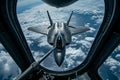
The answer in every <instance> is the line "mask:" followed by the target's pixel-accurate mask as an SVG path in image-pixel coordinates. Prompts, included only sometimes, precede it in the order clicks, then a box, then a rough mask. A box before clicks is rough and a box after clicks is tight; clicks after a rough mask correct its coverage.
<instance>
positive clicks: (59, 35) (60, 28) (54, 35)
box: [47, 23, 71, 66]
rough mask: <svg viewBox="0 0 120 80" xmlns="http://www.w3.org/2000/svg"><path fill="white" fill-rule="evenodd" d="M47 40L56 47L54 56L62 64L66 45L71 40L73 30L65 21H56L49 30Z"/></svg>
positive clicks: (58, 63)
mask: <svg viewBox="0 0 120 80" xmlns="http://www.w3.org/2000/svg"><path fill="white" fill-rule="evenodd" d="M47 41H48V43H49V44H51V45H53V46H54V47H55V50H54V57H55V61H56V63H57V65H58V66H60V65H61V64H62V63H63V61H64V57H65V51H66V48H65V47H66V45H68V44H70V42H71V32H70V30H69V28H68V27H67V26H66V24H65V23H61V24H60V23H54V24H53V26H51V27H50V29H49V31H48V37H47Z"/></svg>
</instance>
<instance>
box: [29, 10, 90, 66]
mask: <svg viewBox="0 0 120 80" xmlns="http://www.w3.org/2000/svg"><path fill="white" fill-rule="evenodd" d="M47 14H48V18H49V21H50V26H49V27H45V26H39V27H29V28H28V30H30V31H34V32H37V33H41V34H44V35H46V36H47V41H48V43H49V44H50V45H52V46H53V47H55V50H54V51H53V52H54V58H55V62H56V63H57V65H58V66H61V64H62V63H63V61H64V57H65V53H66V45H68V44H70V43H71V37H72V36H73V35H76V34H79V33H83V32H86V31H88V30H89V28H88V27H73V26H70V25H69V23H70V20H71V17H72V14H73V11H72V13H71V15H70V17H69V19H68V21H67V23H58V22H57V23H53V21H52V19H51V17H50V14H49V12H48V11H47Z"/></svg>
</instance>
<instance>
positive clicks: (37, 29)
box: [28, 26, 48, 35]
mask: <svg viewBox="0 0 120 80" xmlns="http://www.w3.org/2000/svg"><path fill="white" fill-rule="evenodd" d="M28 30H30V31H33V32H36V33H41V34H44V35H47V34H48V27H47V26H36V27H29V28H28Z"/></svg>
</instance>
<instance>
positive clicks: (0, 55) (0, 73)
mask: <svg viewBox="0 0 120 80" xmlns="http://www.w3.org/2000/svg"><path fill="white" fill-rule="evenodd" d="M19 72H20V70H19V68H18V66H17V65H16V64H15V62H14V61H13V60H12V58H11V57H10V55H9V54H8V53H7V52H6V51H4V50H1V51H0V79H1V80H8V79H9V80H11V79H12V78H14V77H16V76H17V75H18V74H19Z"/></svg>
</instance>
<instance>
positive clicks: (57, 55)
mask: <svg viewBox="0 0 120 80" xmlns="http://www.w3.org/2000/svg"><path fill="white" fill-rule="evenodd" d="M54 57H55V62H56V63H57V65H58V66H61V65H62V63H63V61H64V57H65V53H62V52H57V53H54Z"/></svg>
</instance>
